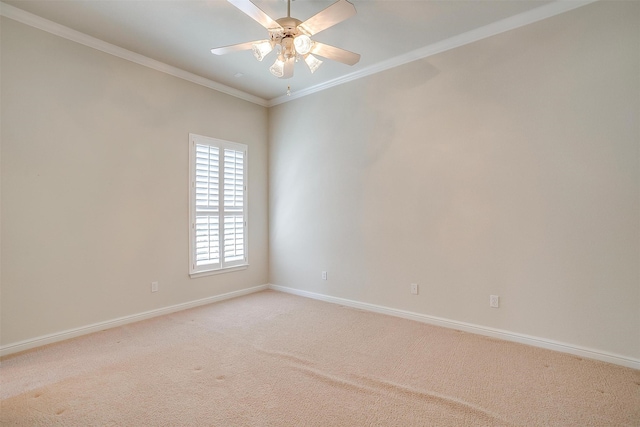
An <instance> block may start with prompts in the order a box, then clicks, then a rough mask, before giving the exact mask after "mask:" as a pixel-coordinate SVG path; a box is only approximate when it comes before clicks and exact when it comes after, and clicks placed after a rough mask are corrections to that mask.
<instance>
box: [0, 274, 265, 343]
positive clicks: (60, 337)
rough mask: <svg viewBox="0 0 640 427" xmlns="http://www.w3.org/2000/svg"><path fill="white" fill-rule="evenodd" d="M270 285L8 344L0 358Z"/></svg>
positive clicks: (255, 290) (232, 296)
mask: <svg viewBox="0 0 640 427" xmlns="http://www.w3.org/2000/svg"><path fill="white" fill-rule="evenodd" d="M268 288H269V285H260V286H254V287H252V288H247V289H241V290H239V291H233V292H228V293H226V294H221V295H215V296H212V297H207V298H202V299H198V300H195V301H189V302H185V303H181V304H176V305H171V306H169V307H163V308H158V309H155V310H150V311H145V312H143V313H137V314H132V315H130V316H124V317H119V318H117V319H112V320H107V321H105V322H98V323H93V324H91V325H87V326H82V327H80V328H74V329H68V330H66V331H62V332H56V333H53V334H49V335H43V336H40V337H36V338H33V339H29V340H25V341H20V342H17V343H13V344H7V345H4V346H1V347H0V356H6V355H8V354H13V353H18V352H20V351H24V350H29V349H31V348H35V347H40V346H42V345H46V344H52V343H55V342H59V341H64V340H67V339H69V338H75V337H79V336H81V335H87V334H91V333H93V332H98V331H103V330H105V329H110V328H115V327H117V326H122V325H126V324H128V323H133V322H139V321H140V320H145V319H150V318H152V317H157V316H162V315H165V314H169V313H175V312H176V311H181V310H186V309H189V308H193V307H198V306H201V305H206V304H211V303H214V302H218V301H223V300H227V299H231V298H236V297H239V296H242V295H248V294H252V293H254V292H260V291H264V290H266V289H268Z"/></svg>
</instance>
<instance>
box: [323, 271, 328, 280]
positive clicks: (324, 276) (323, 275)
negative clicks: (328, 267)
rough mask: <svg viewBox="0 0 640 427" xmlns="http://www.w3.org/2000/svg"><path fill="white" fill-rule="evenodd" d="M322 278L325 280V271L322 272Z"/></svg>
mask: <svg viewBox="0 0 640 427" xmlns="http://www.w3.org/2000/svg"><path fill="white" fill-rule="evenodd" d="M322 280H327V272H326V271H323V272H322Z"/></svg>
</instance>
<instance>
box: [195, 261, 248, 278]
mask: <svg viewBox="0 0 640 427" xmlns="http://www.w3.org/2000/svg"><path fill="white" fill-rule="evenodd" d="M247 267H249V264H243V265H236V266H235V267H227V268H219V269H217V270H208V271H198V272H197V273H189V277H190V278H192V279H197V278H198V277H204V276H213V275H216V274H224V273H233V272H234V271H241V270H246V269H247Z"/></svg>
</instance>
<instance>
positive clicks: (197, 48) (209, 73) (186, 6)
mask: <svg viewBox="0 0 640 427" xmlns="http://www.w3.org/2000/svg"><path fill="white" fill-rule="evenodd" d="M350 1H351V2H352V3H353V4H354V5H355V7H356V10H357V15H356V16H354V17H352V18H349V19H348V20H346V21H344V22H342V23H339V24H337V25H335V26H334V27H331V28H329V29H327V30H325V31H322V32H320V33H318V34H317V35H315V36H314V39H315V40H317V41H320V42H323V43H327V44H331V45H334V46H338V47H341V48H343V49H347V50H350V51H353V52H357V53H360V54H361V55H362V58H361V60H360V62H359V63H358V64H356V65H355V66H352V67H350V66H348V65H344V64H341V63H336V62H333V61H330V60H325V61H324V64H323V65H322V66H321V67H320V68H319V69H318V71H316V73H314V74H311V73H310V71H309V70H308V68H307V67H306V66H305V64H304V63H298V64H296V67H295V74H294V77H293V78H291V79H288V80H281V79H277V78H275V77H274V76H272V75H271V74H270V73H269V70H268V68H269V66H270V65H271V64H272V63H273V61H274V60H275V58H274V57H275V55H274V53H271V54H270V55H269V56H268V57H267V58H266V59H265V60H264V61H263V62H258V61H257V60H256V59H255V58H254V57H253V55H252V53H251V51H242V52H237V53H232V54H228V55H224V56H216V55H212V54H211V53H210V49H211V48H213V47H219V46H225V45H230V44H236V43H242V42H247V41H253V40H259V39H264V38H266V35H267V32H266V30H265V29H264V28H263V27H261V26H260V25H259V24H258V23H257V22H255V21H253V20H252V19H251V18H249V17H248V16H246V15H245V14H244V13H242V12H241V11H240V10H238V9H237V8H236V7H234V6H233V5H231V4H230V3H228V2H226V1H224V0H153V1H133V0H120V1H119V0H106V1H105V0H62V1H57V0H5V1H4V3H5V4H8V5H10V7H11V6H13V7H15V8H18V9H21V11H26V12H29V13H31V14H34V15H37V16H38V17H41V18H45V19H46V20H49V21H53V22H55V23H58V24H61V25H63V26H66V27H69V28H71V29H73V30H76V31H79V32H81V33H84V34H86V35H89V36H92V37H94V38H97V39H100V40H102V41H104V42H107V43H109V44H112V45H115V46H119V47H121V48H124V49H127V50H129V51H132V52H135V53H137V54H140V55H143V56H145V57H148V58H151V59H154V60H156V61H160V62H162V63H165V64H168V65H170V66H173V67H176V68H179V69H181V70H185V71H187V72H189V73H192V74H194V75H196V76H200V77H203V78H205V79H208V80H211V81H214V82H218V83H221V84H223V85H225V86H228V87H231V88H234V89H236V90H239V91H242V92H244V93H247V94H250V95H253V96H256V97H259V98H262V100H265V102H266V103H267V104H269V101H270V103H271V104H273V103H274V100H278V99H281V100H285V99H286V97H285V96H284V95H285V93H286V90H287V86H289V85H290V86H291V91H292V92H293V93H294V94H296V93H303V92H304V91H307V92H309V91H313V90H314V88H321V87H323V85H324V86H327V85H330V84H331V82H336V81H340V80H341V79H342V80H344V79H348V78H353V76H358V75H364V74H366V73H371V72H373V71H375V70H379V69H382V68H384V67H385V66H386V67H387V68H388V66H389V65H395V63H401V62H402V61H400V60H399V58H400V59H403V60H404V62H406V61H407V58H410V59H415V58H413V57H412V56H411V55H412V53H413V56H415V57H420V56H426V55H424V52H427V51H428V49H429V46H439V45H442V44H443V43H445V44H446V42H447V41H448V40H449V41H451V40H455V41H456V42H455V43H450V44H452V45H456V44H460V40H462V41H464V40H465V38H464V35H465V34H466V35H469V34H473V33H474V32H475V33H477V34H476V36H474V37H475V39H478V38H482V37H486V35H489V34H490V33H487V34H484V33H486V31H485V32H484V33H483V32H482V29H483V28H484V29H487V28H491V31H493V32H494V33H496V32H500V31H503V30H504V29H509V28H514V27H517V26H519V25H523V24H526V23H527V22H532V21H535V20H537V19H541V17H542V18H544V17H547V16H551V15H553V14H557V13H560V12H562V11H564V9H570V8H573V7H576V6H570V7H568V6H566V4H567V2H555V3H554V4H549V3H550V2H549V1H541V0H534V1H532V0H517V1H516V0H471V1H464V0H442V1H434V0H410V1H405V0H350ZM333 2H334V0H296V1H293V2H292V4H291V16H293V17H295V18H298V19H300V20H302V21H304V20H305V19H307V18H309V17H311V16H313V15H314V14H316V13H317V12H319V11H320V10H322V9H324V8H326V7H327V6H329V5H331V4H332V3H333ZM254 3H255V4H256V5H258V6H259V7H260V8H261V9H262V10H264V11H265V12H266V13H267V14H268V15H269V16H271V17H272V18H274V19H277V18H280V17H283V16H286V15H287V3H286V1H285V0H254ZM559 3H565V6H562V7H560V8H558V7H555V6H556V5H558V4H559ZM570 3H573V4H574V5H580V3H579V2H570ZM550 6H551V7H555V9H552V8H550ZM6 9H8V8H6V7H5V10H6ZM554 10H558V11H555V12H554ZM15 11H16V10H15V9H14V12H15ZM21 11H20V12H21ZM542 11H545V12H542ZM3 14H5V15H7V16H9V17H12V16H11V15H10V14H7V13H5V12H4V11H3ZM27 15H28V14H27ZM505 21H508V22H509V25H508V26H505V25H502V26H501V25H500V23H501V22H505ZM470 32H471V33H470ZM483 34H484V35H483ZM460 35H463V36H462V38H461V36H460ZM474 37H468V40H469V41H472V40H473V39H474ZM416 52H417V54H416ZM394 61H395V62H394ZM237 74H241V76H239V77H236V75H237Z"/></svg>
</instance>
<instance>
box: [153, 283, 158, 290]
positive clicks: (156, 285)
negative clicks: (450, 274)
mask: <svg viewBox="0 0 640 427" xmlns="http://www.w3.org/2000/svg"><path fill="white" fill-rule="evenodd" d="M151 292H158V282H151Z"/></svg>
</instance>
